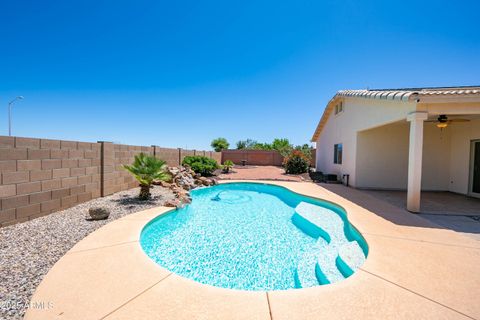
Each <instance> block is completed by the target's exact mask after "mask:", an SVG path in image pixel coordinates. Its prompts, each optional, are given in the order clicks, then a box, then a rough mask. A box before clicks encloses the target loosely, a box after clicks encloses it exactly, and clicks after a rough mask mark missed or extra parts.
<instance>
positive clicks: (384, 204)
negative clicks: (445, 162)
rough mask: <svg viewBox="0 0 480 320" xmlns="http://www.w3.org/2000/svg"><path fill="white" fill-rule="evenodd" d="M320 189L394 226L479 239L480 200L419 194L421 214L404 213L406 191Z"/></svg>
mask: <svg viewBox="0 0 480 320" xmlns="http://www.w3.org/2000/svg"><path fill="white" fill-rule="evenodd" d="M319 185H320V186H322V187H323V188H325V189H327V190H329V191H331V192H334V193H336V194H338V195H339V196H342V197H343V198H345V199H347V200H350V201H351V202H354V203H356V204H357V205H359V206H361V207H363V208H365V209H367V210H369V211H371V212H373V213H375V214H376V215H378V216H380V217H382V218H384V219H386V220H388V221H390V222H392V223H395V224H398V225H405V226H414V227H423V228H442V229H450V230H453V231H457V232H460V233H464V234H465V235H467V236H471V237H474V238H475V239H477V240H480V220H479V219H480V200H479V199H476V198H470V197H467V196H463V195H458V194H454V193H450V192H422V204H421V207H422V209H421V211H422V212H421V213H420V214H414V213H410V212H408V211H407V210H406V209H405V207H406V192H403V191H383V190H382V191H377V190H359V189H354V188H349V187H345V186H344V185H339V184H326V183H319Z"/></svg>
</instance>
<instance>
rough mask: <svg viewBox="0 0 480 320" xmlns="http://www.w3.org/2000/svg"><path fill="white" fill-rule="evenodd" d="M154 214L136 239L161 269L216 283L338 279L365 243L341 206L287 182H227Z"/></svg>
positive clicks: (273, 285)
mask: <svg viewBox="0 0 480 320" xmlns="http://www.w3.org/2000/svg"><path fill="white" fill-rule="evenodd" d="M191 195H192V199H193V201H192V203H191V204H190V205H188V206H186V207H185V208H183V209H179V210H175V211H172V212H170V213H167V214H165V215H162V216H159V217H157V218H156V219H154V220H152V221H151V222H150V223H149V224H147V226H146V227H145V228H144V230H143V231H142V235H141V240H140V242H141V245H142V248H143V250H144V251H145V252H146V253H147V255H148V256H149V257H150V258H152V259H153V260H154V261H155V262H157V263H158V264H159V265H161V266H162V267H164V268H166V269H168V270H170V271H172V272H174V273H176V274H178V275H181V276H183V277H186V278H189V279H192V280H195V281H198V282H200V283H204V284H210V285H213V286H218V287H223V288H232V289H242V290H262V291H269V290H284V289H292V288H302V287H311V286H315V285H322V284H328V283H333V282H336V281H340V280H342V279H344V278H346V277H348V276H350V275H351V274H352V273H353V272H355V270H356V269H357V268H358V267H359V266H360V265H361V264H362V263H363V261H364V260H365V257H366V255H367V251H368V249H367V245H366V243H365V240H364V239H363V238H362V236H361V235H360V234H359V233H358V232H357V231H356V230H355V229H354V228H353V227H352V226H351V225H350V223H349V222H348V220H347V219H346V214H345V212H344V210H343V209H342V208H340V207H339V206H336V205H334V204H332V203H329V202H325V201H321V200H317V199H313V198H309V197H305V196H301V195H299V194H296V193H293V192H291V191H289V190H287V189H285V188H282V187H278V186H273V185H267V184H256V183H229V184H222V185H218V186H214V187H209V188H202V189H196V190H193V191H192V192H191Z"/></svg>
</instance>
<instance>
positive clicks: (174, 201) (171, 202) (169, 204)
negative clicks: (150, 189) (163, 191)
mask: <svg viewBox="0 0 480 320" xmlns="http://www.w3.org/2000/svg"><path fill="white" fill-rule="evenodd" d="M163 205H164V206H165V207H172V208H173V207H178V206H179V205H180V201H179V200H178V199H172V200H167V201H166V202H165V203H164V204H163Z"/></svg>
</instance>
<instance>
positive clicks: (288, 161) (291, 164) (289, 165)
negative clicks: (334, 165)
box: [283, 150, 310, 174]
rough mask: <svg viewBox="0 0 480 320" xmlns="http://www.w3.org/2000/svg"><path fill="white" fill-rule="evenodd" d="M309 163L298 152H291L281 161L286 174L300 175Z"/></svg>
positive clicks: (301, 153) (300, 152) (302, 154)
mask: <svg viewBox="0 0 480 320" xmlns="http://www.w3.org/2000/svg"><path fill="white" fill-rule="evenodd" d="M309 163H310V161H309V159H308V158H307V157H306V156H305V154H304V153H303V152H302V151H300V150H293V151H292V152H291V153H290V155H288V156H287V157H285V158H284V159H283V166H284V168H285V172H286V173H288V174H301V173H305V172H307V170H308V165H309Z"/></svg>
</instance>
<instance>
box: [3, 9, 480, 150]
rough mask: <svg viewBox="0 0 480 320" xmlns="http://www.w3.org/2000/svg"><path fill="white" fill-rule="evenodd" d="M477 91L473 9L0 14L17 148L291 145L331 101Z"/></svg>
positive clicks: (479, 38)
mask: <svg viewBox="0 0 480 320" xmlns="http://www.w3.org/2000/svg"><path fill="white" fill-rule="evenodd" d="M479 84H480V4H479V2H478V1H353V0H348V1H333V0H331V1H298V0H297V1H238V2H237V1H142V0H137V1H119V0H117V1H99V0H96V1H86V0H82V1H48V0H44V1H25V0H17V1H2V2H1V4H0V134H5V135H6V134H7V113H6V110H7V103H8V101H9V100H10V99H12V98H13V97H15V96H16V95H23V96H25V99H24V100H23V101H21V102H19V103H17V104H16V105H15V107H14V117H13V134H14V135H19V136H29V137H49V138H60V139H75V140H81V141H96V140H107V141H114V142H122V143H130V144H142V145H152V144H157V145H162V146H172V147H177V146H178V147H188V148H197V149H202V148H209V144H210V141H211V140H212V139H213V138H215V137H218V136H223V137H226V138H227V139H228V140H229V141H230V142H231V144H234V142H235V141H237V140H239V139H245V138H252V139H256V140H258V141H271V140H272V139H273V138H275V137H287V138H289V139H290V140H291V141H292V142H294V143H296V144H302V143H305V142H308V140H309V139H310V137H311V135H312V133H313V131H314V129H315V126H316V124H317V122H318V120H319V118H320V116H321V114H322V112H323V109H324V107H325V105H326V103H327V102H328V100H329V99H330V98H331V97H332V96H333V95H334V94H335V92H336V91H337V90H340V89H347V88H348V89H363V88H390V87H393V88H394V87H415V86H452V85H479ZM2 106H3V107H2ZM2 110H3V111H2Z"/></svg>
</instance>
